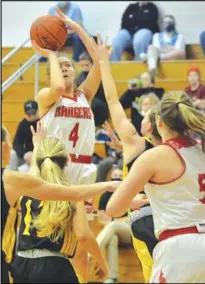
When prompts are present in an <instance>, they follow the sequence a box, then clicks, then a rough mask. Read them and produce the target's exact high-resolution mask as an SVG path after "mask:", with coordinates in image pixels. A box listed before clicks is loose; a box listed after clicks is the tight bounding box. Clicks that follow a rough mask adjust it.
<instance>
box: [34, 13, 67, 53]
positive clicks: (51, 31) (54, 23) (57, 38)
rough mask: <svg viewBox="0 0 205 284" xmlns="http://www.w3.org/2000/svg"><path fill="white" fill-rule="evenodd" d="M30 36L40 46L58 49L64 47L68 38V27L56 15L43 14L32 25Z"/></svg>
mask: <svg viewBox="0 0 205 284" xmlns="http://www.w3.org/2000/svg"><path fill="white" fill-rule="evenodd" d="M30 38H31V40H34V41H35V42H36V43H37V44H38V45H39V46H40V47H42V48H46V49H50V50H54V51H56V50H59V49H61V48H62V47H63V45H64V43H65V41H66V39H67V27H66V25H65V24H64V22H63V21H62V20H61V19H60V18H58V17H56V16H52V15H47V16H42V17H39V18H37V19H36V20H35V21H34V22H33V24H32V25H31V29H30Z"/></svg>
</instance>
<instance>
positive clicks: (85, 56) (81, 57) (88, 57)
mask: <svg viewBox="0 0 205 284" xmlns="http://www.w3.org/2000/svg"><path fill="white" fill-rule="evenodd" d="M81 60H88V61H90V62H91V63H93V60H92V58H91V57H90V55H89V53H88V52H87V51H84V52H83V53H81V55H80V56H79V61H81Z"/></svg>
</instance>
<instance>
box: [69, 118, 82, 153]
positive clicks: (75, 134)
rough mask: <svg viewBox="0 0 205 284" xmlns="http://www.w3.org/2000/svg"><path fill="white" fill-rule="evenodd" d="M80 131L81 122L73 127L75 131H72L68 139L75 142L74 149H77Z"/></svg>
mask: <svg viewBox="0 0 205 284" xmlns="http://www.w3.org/2000/svg"><path fill="white" fill-rule="evenodd" d="M78 130H79V122H77V123H76V124H75V126H74V127H73V129H72V130H71V132H70V135H69V139H68V140H69V141H72V142H73V148H75V146H76V143H77V141H78V139H79V136H78Z"/></svg>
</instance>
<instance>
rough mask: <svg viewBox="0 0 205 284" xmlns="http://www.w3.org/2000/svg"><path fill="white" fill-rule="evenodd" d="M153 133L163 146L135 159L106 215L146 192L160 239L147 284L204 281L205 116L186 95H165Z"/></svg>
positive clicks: (116, 212)
mask: <svg viewBox="0 0 205 284" xmlns="http://www.w3.org/2000/svg"><path fill="white" fill-rule="evenodd" d="M157 129H158V131H159V133H160V135H161V137H162V141H163V143H162V144H161V145H159V146H157V147H155V148H153V149H150V150H148V151H146V152H145V153H143V154H142V155H141V156H140V157H139V158H138V159H137V160H136V161H135V163H134V164H133V166H132V168H131V170H130V172H129V174H128V176H127V178H126V179H125V180H124V181H123V183H122V184H121V185H120V187H119V188H118V189H117V191H116V192H115V193H114V194H113V196H112V197H111V199H110V201H109V203H108V205H107V209H106V211H107V213H108V214H109V215H110V216H120V215H122V214H123V213H124V212H125V211H126V209H127V208H128V207H129V204H130V201H131V200H132V199H133V197H134V196H135V195H136V193H138V192H139V191H140V190H141V189H142V188H145V193H146V195H147V196H148V199H149V201H150V204H151V207H152V210H153V220H154V227H155V235H156V237H157V238H158V239H159V243H158V244H157V246H156V247H155V249H154V254H153V257H154V267H153V271H152V276H151V279H150V283H174V282H177V283H204V281H205V270H204V267H205V230H204V226H205V187H204V183H205V147H204V145H205V144H204V141H205V116H204V114H203V113H201V112H199V111H198V110H196V109H195V108H194V106H193V104H192V102H191V101H190V99H189V97H188V96H187V94H186V93H185V92H183V91H174V92H170V93H168V94H166V95H165V96H164V98H163V99H162V101H161V103H160V106H159V111H158V114H157ZM192 133H197V134H198V135H200V136H201V140H202V145H201V146H202V147H201V146H200V145H198V144H197V143H196V142H195V141H194V140H193V139H192V138H191V136H192ZM185 251H186V252H187V253H186V254H185V253H184V252H185Z"/></svg>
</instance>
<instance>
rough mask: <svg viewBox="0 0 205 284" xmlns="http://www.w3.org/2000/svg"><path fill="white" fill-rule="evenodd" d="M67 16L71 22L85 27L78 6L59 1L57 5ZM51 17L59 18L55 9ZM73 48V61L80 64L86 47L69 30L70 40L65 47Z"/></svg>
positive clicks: (52, 9) (52, 8)
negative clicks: (80, 58) (81, 55)
mask: <svg viewBox="0 0 205 284" xmlns="http://www.w3.org/2000/svg"><path fill="white" fill-rule="evenodd" d="M56 7H58V8H59V9H60V10H61V11H62V12H63V13H64V14H65V15H66V16H68V17H69V18H70V19H71V20H73V21H75V22H76V23H78V24H79V25H81V26H82V27H83V16H82V12H81V9H80V7H79V6H78V4H76V3H73V2H71V1H59V2H58V3H57V5H56ZM48 14H49V15H54V16H57V13H56V11H55V7H51V8H50V10H49V12H48ZM70 45H71V46H72V49H73V60H74V61H76V62H78V61H79V56H80V54H81V53H82V52H83V51H84V50H85V47H84V45H83V43H82V41H81V39H80V37H79V36H78V35H77V34H76V33H74V32H73V31H72V30H70V29H69V30H68V38H67V41H66V42H65V44H64V47H67V46H70Z"/></svg>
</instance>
